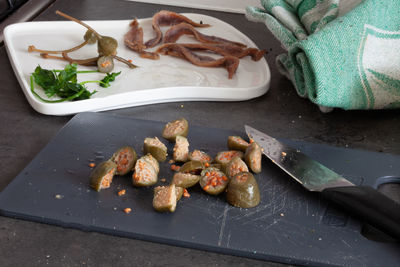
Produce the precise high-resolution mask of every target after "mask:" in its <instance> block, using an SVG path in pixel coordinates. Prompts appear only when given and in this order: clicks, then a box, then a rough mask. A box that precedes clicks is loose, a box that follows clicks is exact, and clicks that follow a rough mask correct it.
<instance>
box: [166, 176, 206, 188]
mask: <svg viewBox="0 0 400 267" xmlns="http://www.w3.org/2000/svg"><path fill="white" fill-rule="evenodd" d="M199 180H200V175H195V174H191V173H183V172H176V173H175V174H174V176H173V177H172V182H171V183H172V184H175V185H176V186H179V187H183V188H189V187H192V186H194V185H195V184H197V183H198V182H199Z"/></svg>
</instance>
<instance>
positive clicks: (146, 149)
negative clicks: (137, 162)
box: [143, 137, 167, 162]
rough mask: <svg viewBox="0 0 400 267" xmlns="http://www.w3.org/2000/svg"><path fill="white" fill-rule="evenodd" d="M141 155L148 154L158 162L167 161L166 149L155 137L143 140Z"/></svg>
mask: <svg viewBox="0 0 400 267" xmlns="http://www.w3.org/2000/svg"><path fill="white" fill-rule="evenodd" d="M143 153H144V154H147V153H150V154H151V155H152V156H153V157H154V158H155V159H156V160H157V161H158V162H163V161H165V160H166V159H167V147H166V146H165V145H164V144H163V143H162V142H161V141H160V140H159V139H158V138H157V137H154V138H151V137H147V138H145V139H144V144H143Z"/></svg>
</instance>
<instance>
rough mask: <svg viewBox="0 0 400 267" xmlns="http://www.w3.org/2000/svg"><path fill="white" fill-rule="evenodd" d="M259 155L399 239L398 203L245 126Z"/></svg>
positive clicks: (303, 183)
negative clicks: (259, 152) (262, 155)
mask: <svg viewBox="0 0 400 267" xmlns="http://www.w3.org/2000/svg"><path fill="white" fill-rule="evenodd" d="M245 130H246V133H247V135H248V136H249V138H250V139H252V140H254V141H255V142H257V143H258V144H259V145H260V147H261V148H262V151H263V154H264V155H265V156H267V157H268V158H269V159H270V160H271V161H272V162H273V163H275V164H276V165H277V166H279V167H280V168H281V169H282V170H284V171H285V172H286V173H287V174H288V175H289V176H291V177H292V178H294V179H295V180H296V181H297V182H299V183H300V184H301V185H303V187H305V188H306V189H308V190H309V191H317V192H320V193H321V194H322V196H323V197H325V198H327V199H328V200H330V201H333V202H335V203H337V204H339V205H340V206H342V207H343V208H344V209H345V210H347V211H348V212H349V213H350V214H354V215H356V217H358V218H359V219H361V220H363V221H364V222H368V223H369V224H371V225H373V226H374V227H376V228H378V229H379V230H381V231H383V232H385V233H386V234H388V235H390V236H392V237H394V238H395V239H397V240H400V204H398V203H397V202H395V201H393V200H392V199H390V198H388V197H387V196H385V195H383V194H381V193H380V192H379V191H377V190H375V189H373V188H372V187H370V186H356V185H354V184H353V183H352V182H350V181H348V180H347V179H345V178H344V177H342V176H341V175H339V174H338V173H336V172H334V171H332V170H331V169H329V168H327V167H326V166H324V165H322V164H321V163H319V162H318V161H315V160H314V159H312V158H310V157H309V156H307V155H305V154H303V153H302V152H301V151H299V150H297V149H295V148H292V147H290V146H288V145H286V144H284V143H282V142H280V141H278V140H277V139H275V138H273V137H271V136H269V135H267V134H265V133H263V132H260V131H258V130H256V129H254V128H252V127H250V126H248V125H245Z"/></svg>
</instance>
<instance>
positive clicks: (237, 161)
mask: <svg viewBox="0 0 400 267" xmlns="http://www.w3.org/2000/svg"><path fill="white" fill-rule="evenodd" d="M248 171H249V169H248V168H247V165H246V163H245V162H244V161H243V160H242V159H241V158H240V157H238V156H236V157H234V158H233V159H232V160H231V161H229V162H228V164H227V165H226V167H225V173H226V175H227V176H228V177H229V178H232V177H233V176H235V175H236V174H238V173H239V172H248Z"/></svg>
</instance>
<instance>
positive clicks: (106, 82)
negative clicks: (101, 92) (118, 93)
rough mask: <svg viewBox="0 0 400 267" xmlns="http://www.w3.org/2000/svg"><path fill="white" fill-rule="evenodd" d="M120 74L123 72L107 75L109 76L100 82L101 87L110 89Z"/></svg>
mask: <svg viewBox="0 0 400 267" xmlns="http://www.w3.org/2000/svg"><path fill="white" fill-rule="evenodd" d="M120 74H121V72H113V73H107V76H106V77H104V78H103V80H101V81H100V86H101V87H105V88H107V87H110V82H113V81H115V77H117V76H118V75H120Z"/></svg>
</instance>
